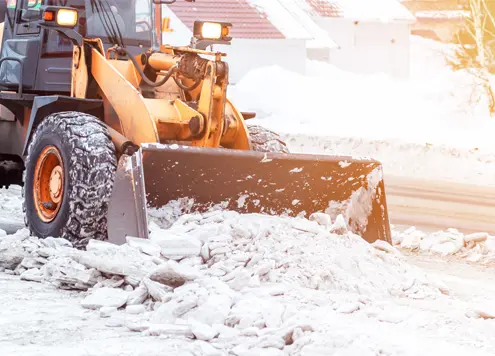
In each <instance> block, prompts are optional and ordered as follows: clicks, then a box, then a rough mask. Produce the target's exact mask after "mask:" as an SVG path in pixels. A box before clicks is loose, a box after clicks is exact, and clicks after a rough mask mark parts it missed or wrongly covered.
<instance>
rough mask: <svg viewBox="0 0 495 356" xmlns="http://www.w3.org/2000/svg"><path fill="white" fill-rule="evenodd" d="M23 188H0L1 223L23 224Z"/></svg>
mask: <svg viewBox="0 0 495 356" xmlns="http://www.w3.org/2000/svg"><path fill="white" fill-rule="evenodd" d="M21 189H22V188H21V187H19V186H11V187H10V188H9V189H2V188H0V223H3V224H7V223H8V224H13V223H23V218H22V215H23V214H22V202H23V199H22V193H21Z"/></svg>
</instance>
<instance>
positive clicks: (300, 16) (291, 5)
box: [248, 0, 337, 48]
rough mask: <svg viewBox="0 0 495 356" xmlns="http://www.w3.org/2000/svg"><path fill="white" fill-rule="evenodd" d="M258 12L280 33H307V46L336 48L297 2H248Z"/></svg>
mask: <svg viewBox="0 0 495 356" xmlns="http://www.w3.org/2000/svg"><path fill="white" fill-rule="evenodd" d="M248 1H249V2H250V3H251V4H253V5H254V6H255V7H256V8H258V9H259V10H260V11H262V12H264V13H266V14H267V16H268V19H270V21H271V22H272V23H273V24H275V25H276V26H277V27H278V28H279V29H281V30H282V32H284V33H287V34H291V35H292V36H297V35H298V34H302V33H307V34H308V37H305V38H306V39H307V40H308V43H307V46H308V47H312V48H317V47H328V48H333V47H337V44H336V43H335V42H334V41H333V40H332V39H331V38H330V36H329V35H328V33H327V32H326V31H324V30H323V29H322V28H321V27H320V26H318V25H317V24H316V22H315V21H314V20H313V19H312V18H311V16H310V14H309V13H308V12H306V11H304V9H302V8H301V7H300V6H299V4H298V1H299V0H248Z"/></svg>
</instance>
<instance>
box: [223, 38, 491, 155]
mask: <svg viewBox="0 0 495 356" xmlns="http://www.w3.org/2000/svg"><path fill="white" fill-rule="evenodd" d="M411 41H412V44H411V77H410V78H409V79H408V80H398V79H393V78H390V77H389V76H387V75H385V74H379V73H378V74H372V75H361V74H354V73H349V72H345V71H342V70H340V69H338V68H337V67H335V66H333V65H331V64H328V63H323V62H317V61H307V68H306V72H307V75H306V76H304V75H300V74H298V73H295V72H290V71H287V70H285V69H282V68H281V67H278V66H272V67H265V68H260V69H255V70H253V71H251V72H249V73H248V74H247V75H246V76H245V77H244V78H243V79H242V80H241V81H239V83H237V84H236V85H235V86H234V87H232V88H230V89H229V96H230V99H232V101H233V102H234V103H235V105H236V106H237V107H238V108H239V109H240V110H241V111H255V112H256V113H257V118H256V119H253V120H252V121H250V122H253V123H256V124H262V125H263V126H266V127H268V128H270V129H273V130H275V131H278V132H281V133H290V134H308V135H313V136H318V137H320V136H329V135H330V136H340V137H361V138H369V139H375V140H401V141H406V142H415V143H423V144H424V143H425V142H429V143H435V144H437V143H438V144H449V145H453V146H454V147H459V146H466V147H470V148H472V147H478V148H479V147H480V146H486V147H490V148H492V147H493V140H492V137H491V135H490V133H491V132H493V131H494V130H495V122H493V120H491V119H490V117H489V114H488V112H487V110H486V108H487V106H486V105H485V103H484V102H483V100H481V101H479V100H478V99H479V98H478V96H479V93H475V92H474V91H473V90H474V89H473V83H474V81H473V78H472V77H471V76H470V75H469V74H467V73H466V72H464V71H459V72H453V71H452V70H451V69H450V68H449V67H448V66H447V64H446V60H445V55H446V54H447V53H449V51H451V48H450V47H449V46H446V45H444V44H438V43H436V42H435V41H432V40H427V39H423V38H420V37H417V36H412V37H411ZM267 79H268V80H267ZM260 82H262V83H264V85H263V86H260V85H259V83H260ZM273 93H277V95H273ZM267 98H270V99H269V100H267ZM473 101H474V102H473ZM287 103H290V105H287ZM350 153H351V152H350Z"/></svg>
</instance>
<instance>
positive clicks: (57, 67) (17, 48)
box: [0, 0, 153, 95]
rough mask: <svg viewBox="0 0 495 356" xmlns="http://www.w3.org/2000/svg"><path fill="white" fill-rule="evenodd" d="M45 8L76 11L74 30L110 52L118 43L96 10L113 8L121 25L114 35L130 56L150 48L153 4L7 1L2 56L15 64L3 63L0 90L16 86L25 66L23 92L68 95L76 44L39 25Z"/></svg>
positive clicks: (140, 0) (142, 0) (135, 0)
mask: <svg viewBox="0 0 495 356" xmlns="http://www.w3.org/2000/svg"><path fill="white" fill-rule="evenodd" d="M0 1H6V0H0ZM103 2H105V3H104V4H103V5H104V6H102V3H103ZM42 5H51V6H67V7H71V8H75V9H77V10H78V23H77V25H76V26H75V28H74V30H75V31H77V32H78V33H80V34H81V35H82V36H84V37H89V38H101V39H102V41H103V43H104V47H106V48H108V47H111V46H113V45H114V43H115V42H114V39H113V38H112V37H111V36H109V35H108V31H106V29H105V28H107V29H108V25H107V24H105V23H103V21H102V16H101V13H98V12H101V11H103V10H102V9H111V11H112V15H113V17H114V18H115V20H116V22H117V26H118V29H117V31H114V33H115V32H120V35H121V37H122V40H123V42H124V44H125V45H126V46H127V47H128V48H129V49H130V50H131V52H134V53H136V54H137V53H138V52H139V53H141V52H143V48H144V50H145V49H148V48H150V47H151V44H152V33H153V31H152V29H153V21H152V20H153V19H152V5H151V0H7V2H6V6H5V7H4V11H5V15H4V16H3V14H2V13H1V8H0V16H3V18H4V19H5V20H4V31H3V38H2V39H1V57H0V58H5V57H10V58H16V59H17V60H16V61H14V60H5V61H3V63H1V65H0V89H2V90H16V89H17V88H18V86H19V84H20V79H21V76H20V70H21V68H22V86H23V91H24V92H34V93H42V94H63V95H68V94H69V93H70V89H71V68H72V53H73V44H72V42H71V40H70V39H68V38H67V37H66V36H65V35H63V34H61V33H59V32H58V31H56V30H54V29H49V28H42V27H40V26H39V25H37V24H36V22H37V21H39V20H41V16H42V11H41V6H42ZM107 5H109V6H107ZM114 29H115V26H114ZM106 48H105V49H106ZM0 60H1V59H0Z"/></svg>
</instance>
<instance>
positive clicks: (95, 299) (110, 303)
mask: <svg viewBox="0 0 495 356" xmlns="http://www.w3.org/2000/svg"><path fill="white" fill-rule="evenodd" d="M127 298H128V293H127V292H126V291H124V290H122V289H115V288H98V289H96V290H94V291H93V292H92V293H91V294H90V295H88V296H87V297H86V298H84V300H82V301H81V305H82V306H83V307H84V308H87V309H99V308H101V307H116V308H119V307H121V306H123V305H124V304H125V303H126V302H127Z"/></svg>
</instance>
